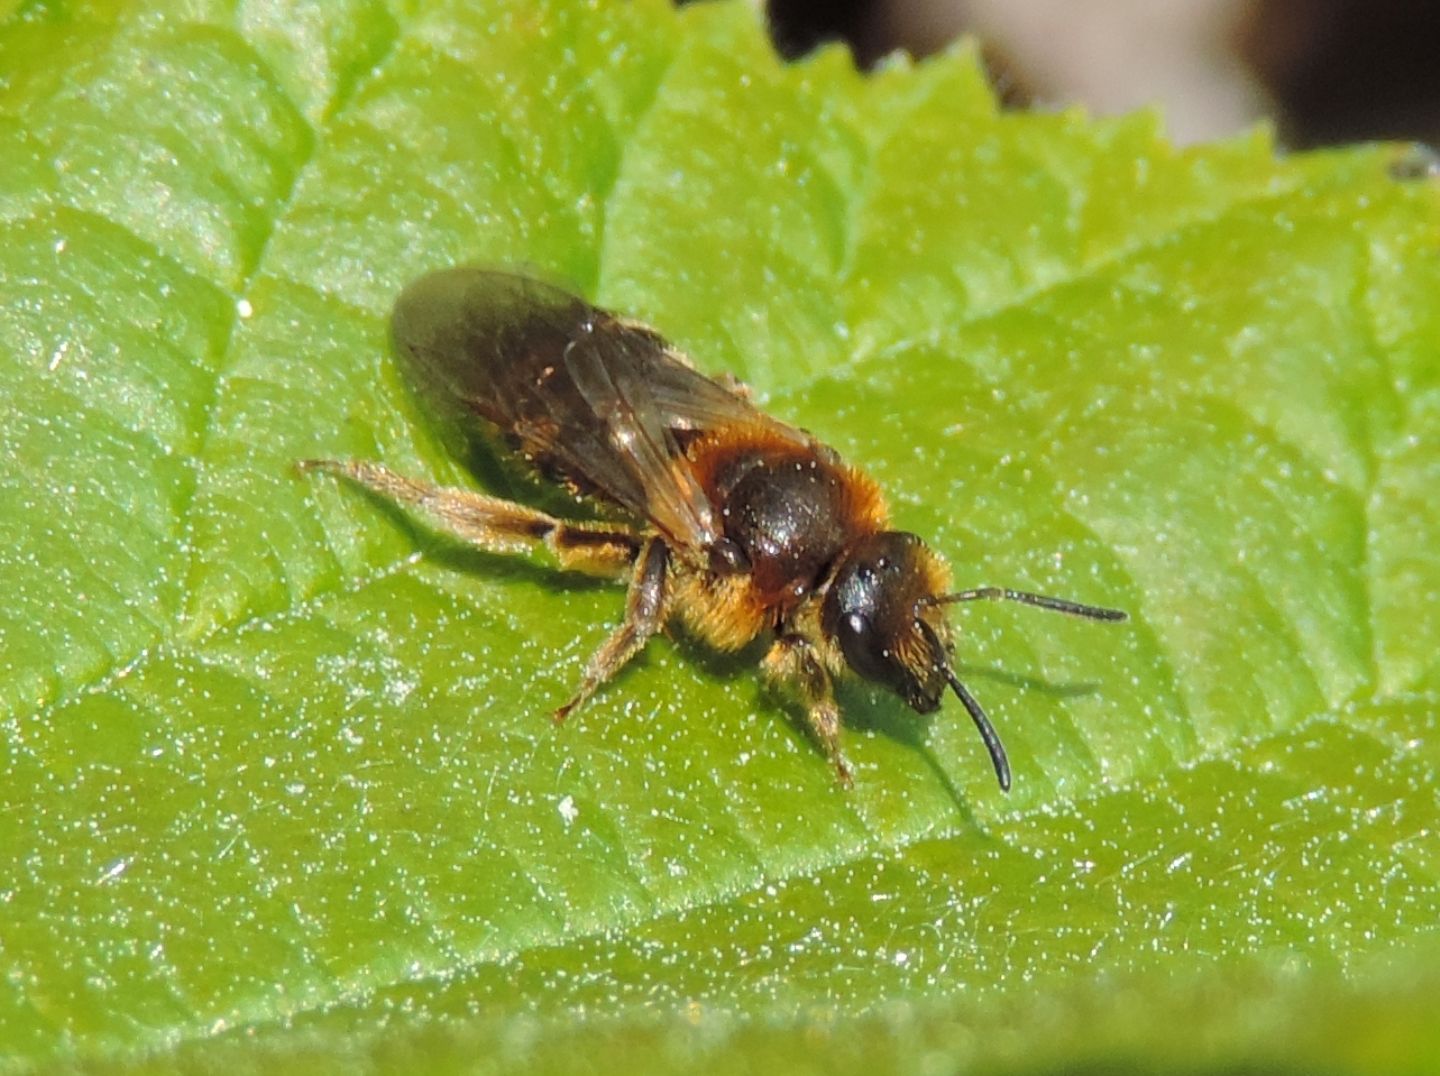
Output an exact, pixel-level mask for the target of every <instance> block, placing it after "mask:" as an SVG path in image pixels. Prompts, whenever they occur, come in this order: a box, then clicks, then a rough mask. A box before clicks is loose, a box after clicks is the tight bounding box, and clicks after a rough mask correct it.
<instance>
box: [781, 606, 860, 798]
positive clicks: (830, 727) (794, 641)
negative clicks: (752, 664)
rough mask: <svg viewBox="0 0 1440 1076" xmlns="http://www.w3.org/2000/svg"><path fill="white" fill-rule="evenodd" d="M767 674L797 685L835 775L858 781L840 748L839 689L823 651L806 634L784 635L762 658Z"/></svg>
mask: <svg viewBox="0 0 1440 1076" xmlns="http://www.w3.org/2000/svg"><path fill="white" fill-rule="evenodd" d="M761 668H762V669H763V670H764V672H765V675H766V677H767V678H768V679H769V680H770V681H771V682H772V683H775V684H788V685H793V686H794V687H795V688H796V689H797V690H798V692H799V694H800V701H801V703H802V704H803V705H804V707H805V723H806V725H808V726H809V728H810V733H811V735H813V736H814V737H815V739H816V740H818V741H819V742H820V746H821V747H822V748H824V749H825V755H826V757H827V758H829V759H830V763H831V765H833V766H834V767H835V776H836V778H838V779H839V781H840V783H841V784H842V785H844V786H845V787H846V788H849V787H851V786H852V785H854V783H855V775H854V771H852V770H851V768H850V763H849V762H848V761H847V760H846V758H845V753H844V752H843V751H842V750H841V749H840V707H839V705H838V704H837V703H836V702H835V689H834V687H833V686H832V684H831V683H830V674H829V673H828V672H826V671H825V666H824V665H823V664H821V662H820V658H819V655H817V654H816V653H815V647H814V646H812V645H811V644H810V642H809V640H807V639H806V638H805V637H804V636H801V635H789V634H785V635H781V636H780V637H779V638H777V639H776V640H775V642H774V644H773V645H772V646H771V647H770V649H769V651H768V652H767V653H766V654H765V657H764V659H763V660H762V661H761Z"/></svg>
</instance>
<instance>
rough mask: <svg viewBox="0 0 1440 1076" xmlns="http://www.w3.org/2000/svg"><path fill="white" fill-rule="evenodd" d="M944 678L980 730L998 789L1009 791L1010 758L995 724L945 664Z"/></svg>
mask: <svg viewBox="0 0 1440 1076" xmlns="http://www.w3.org/2000/svg"><path fill="white" fill-rule="evenodd" d="M944 671H945V679H946V680H949V681H950V686H951V687H952V688H954V689H955V694H956V695H957V696H959V698H960V701H961V702H962V703H964V704H965V709H966V710H967V711H968V712H969V714H970V720H971V721H973V722H975V727H976V728H977V729H979V730H980V738H981V739H982V740H984V741H985V749H986V750H987V751H989V752H990V761H991V762H993V763H994V764H995V777H996V778H997V779H998V780H999V782H1000V791H1001V792H1009V791H1010V760H1009V759H1008V758H1006V757H1005V745H1004V744H1003V743H1001V742H1000V734H999V733H998V732H996V731H995V726H994V725H992V724H990V719H989V718H988V717H986V716H985V711H984V710H982V709H981V708H980V703H979V702H977V701H976V699H975V696H974V695H972V694H970V692H969V690H968V689H967V688H966V687H965V685H964V684H962V683H961V682H960V678H959V677H958V676H956V675H955V673H954V671H953V670H952V669H951V668H950V667H949V666H948V665H947V666H945V667H944Z"/></svg>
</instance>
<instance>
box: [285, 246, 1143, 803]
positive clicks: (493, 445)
mask: <svg viewBox="0 0 1440 1076" xmlns="http://www.w3.org/2000/svg"><path fill="white" fill-rule="evenodd" d="M391 330H392V336H393V343H394V347H395V351H396V353H397V355H398V356H399V358H400V359H401V361H402V362H403V364H404V366H405V367H406V368H407V372H408V374H409V375H410V377H409V380H410V382H411V384H412V386H413V388H414V389H415V390H416V392H417V394H418V396H419V397H420V400H421V402H422V404H424V405H425V406H426V407H427V409H428V411H429V412H430V413H431V415H432V416H433V417H434V418H435V419H436V420H437V421H438V422H439V425H440V429H441V430H442V431H443V432H444V433H445V435H446V436H447V437H448V438H449V444H450V446H451V447H452V448H453V449H454V450H455V451H456V452H457V453H459V454H460V458H462V459H473V458H474V457H473V455H471V453H473V451H474V450H476V449H479V450H480V451H482V452H485V453H494V452H496V451H497V450H499V451H500V453H501V456H500V458H506V454H507V453H508V458H509V459H511V460H517V461H523V464H524V465H527V469H528V470H530V471H531V472H532V473H538V476H539V477H541V478H543V479H545V480H549V481H551V482H558V483H560V484H562V485H563V486H564V487H565V488H566V489H567V490H568V491H569V492H570V493H571V494H573V495H574V496H575V497H577V498H581V499H585V500H588V502H589V503H590V504H591V505H592V506H594V507H595V508H597V509H599V514H600V515H601V516H602V518H601V519H599V520H573V519H564V518H560V517H558V516H556V515H551V514H549V513H546V512H543V511H540V510H538V509H536V508H533V507H529V506H527V505H524V504H520V503H516V502H514V501H509V500H502V499H499V498H496V497H491V496H486V495H483V494H480V493H475V492H472V491H470V490H466V489H453V488H444V487H439V486H435V485H432V484H430V483H427V482H421V481H417V480H415V479H412V478H407V477H405V476H403V475H400V474H397V473H395V472H394V471H392V470H390V469H389V468H387V467H384V466H382V465H380V464H378V463H371V462H365V461H358V460H355V461H338V460H305V461H302V463H301V465H300V466H301V467H302V468H303V469H305V470H309V471H319V472H324V473H327V474H331V475H335V476H338V477H342V478H344V479H348V480H349V481H351V482H354V483H358V484H359V485H360V486H362V487H364V488H365V489H367V490H369V491H371V492H372V493H374V494H377V495H379V496H381V497H383V498H388V499H390V500H393V501H395V502H398V503H399V504H400V505H402V506H405V507H406V508H409V509H413V510H418V511H420V512H422V513H424V514H425V515H427V516H428V517H430V519H431V520H432V521H433V522H434V523H435V524H437V525H438V526H439V527H440V528H441V529H442V530H443V531H444V532H446V533H448V534H450V535H452V536H454V537H455V538H457V539H459V540H461V541H463V542H467V543H470V544H472V545H475V546H478V547H479V548H481V549H484V550H488V551H491V552H496V553H513V552H521V551H524V550H526V549H528V548H530V547H534V546H545V547H547V548H548V550H549V552H550V553H551V554H553V556H554V558H555V560H556V561H557V562H558V563H559V566H560V567H561V568H563V569H576V570H580V571H583V572H588V573H592V574H597V575H602V576H607V577H611V578H620V579H628V584H629V590H628V593H627V596H626V601H625V617H624V620H623V621H622V622H621V624H620V625H619V626H618V627H617V628H615V629H614V631H613V632H612V634H610V636H609V637H608V638H607V639H606V640H605V642H604V643H603V644H602V645H601V646H600V648H599V649H598V650H596V651H595V653H594V655H593V656H592V657H591V658H590V660H589V663H588V664H587V665H586V667H585V670H584V673H583V674H582V676H581V677H580V683H579V686H578V687H577V688H576V690H575V692H574V694H573V695H572V696H571V697H570V699H569V701H568V702H566V703H565V704H564V705H563V706H561V707H560V708H559V709H558V710H556V711H555V712H554V717H555V720H556V721H557V722H560V721H563V720H565V718H566V717H567V716H568V715H569V714H571V713H572V712H573V711H574V710H575V708H576V707H578V706H580V705H581V704H582V703H584V702H585V700H587V699H588V698H590V696H591V695H592V694H593V693H594V692H595V691H596V690H597V689H598V688H600V686H601V685H602V684H604V683H605V682H606V681H608V680H610V679H611V678H612V677H613V676H615V674H616V673H618V672H619V671H620V670H621V669H622V668H623V667H624V666H625V664H626V663H627V662H628V661H630V659H631V658H633V657H634V656H635V655H636V654H637V653H639V652H640V650H641V649H642V648H643V647H644V646H645V644H646V642H647V640H649V639H650V637H651V636H652V635H654V634H655V633H656V632H658V631H660V630H661V629H662V628H665V627H667V626H668V625H670V624H671V623H672V622H678V623H679V624H680V625H682V626H683V627H684V628H686V629H688V630H689V632H690V633H691V634H692V635H693V636H695V637H698V639H700V640H702V641H703V642H705V643H707V644H709V645H710V646H713V647H715V648H717V649H719V650H722V651H735V650H739V649H741V648H743V647H745V646H746V645H747V644H749V643H750V642H751V641H752V640H755V639H756V638H759V637H762V636H763V637H765V638H767V639H768V640H769V648H768V651H767V652H766V654H765V656H764V658H763V660H762V668H763V671H764V674H765V676H766V677H767V678H768V679H769V680H770V681H772V682H773V683H776V684H778V685H788V686H789V687H790V688H792V689H793V691H794V692H795V693H796V694H798V696H799V702H800V703H801V708H802V710H803V713H804V717H805V722H806V725H807V726H808V728H809V730H810V732H811V733H812V734H813V736H814V738H815V740H816V741H817V742H818V743H819V745H820V746H821V747H822V748H823V749H824V751H825V753H826V755H827V756H828V758H829V761H830V763H831V765H833V767H834V770H835V774H836V776H837V777H838V779H839V780H840V782H841V783H842V784H844V785H846V786H848V785H850V784H851V783H852V781H853V778H852V770H851V767H850V764H849V762H848V761H847V760H846V758H845V754H844V752H843V750H842V745H841V732H840V729H841V715H840V709H839V706H838V705H837V703H836V700H835V693H834V687H833V681H834V678H835V677H837V676H839V675H842V674H843V673H845V672H846V670H849V671H850V672H851V673H854V674H857V675H858V676H859V677H861V678H862V679H864V680H868V681H870V682H872V683H876V684H881V685H883V686H884V687H886V688H889V689H890V690H892V691H893V692H895V693H896V694H897V695H899V696H900V698H901V699H903V700H904V701H905V703H906V704H908V705H909V706H910V707H911V708H912V709H914V710H915V711H916V712H917V713H921V714H928V713H932V712H934V711H935V710H937V709H938V708H939V706H940V702H941V698H942V696H943V693H944V692H945V690H946V689H947V688H949V689H950V690H951V691H953V692H954V693H955V695H956V697H958V698H959V700H960V702H961V704H962V705H963V706H964V707H965V710H966V712H967V713H969V715H970V718H971V720H973V721H974V723H975V726H976V728H977V729H978V730H979V732H980V736H981V738H982V739H983V740H984V742H985V747H986V748H987V750H988V751H989V753H990V759H991V761H992V762H993V764H994V767H995V774H996V776H997V778H998V779H999V782H1000V787H1001V788H1002V789H1006V790H1008V789H1009V787H1010V764H1009V762H1008V760H1007V758H1006V755H1005V748H1004V746H1003V745H1002V744H1001V742H1000V737H999V735H998V734H997V733H996V731H995V728H994V726H993V725H992V724H991V723H990V720H989V718H988V717H986V715H985V711H984V710H983V709H981V707H980V704H979V703H978V702H977V701H976V700H975V697H974V696H973V695H971V693H970V692H969V690H968V689H967V688H966V687H965V685H964V684H963V683H961V682H960V679H959V677H958V676H956V673H955V668H954V664H953V661H952V653H953V646H952V633H951V630H950V626H949V624H948V623H947V621H946V619H945V616H944V612H945V607H946V606H948V605H952V604H955V603H958V602H968V601H975V600H992V599H998V600H1004V601H1012V602H1022V603H1024V604H1026V605H1031V606H1036V607H1038V608H1041V609H1049V610H1054V611H1056V612H1060V613H1068V614H1070V615H1072V616H1078V617H1088V618H1090V619H1093V620H1109V621H1117V620H1124V619H1125V618H1126V614H1124V613H1123V612H1120V611H1118V610H1114V609H1103V608H1099V607H1097V606H1092V605H1082V604H1080V603H1078V602H1073V601H1067V600H1064V599H1061V598H1050V597H1045V596H1043V595H1039V594H1031V593H1028V592H1025V591H1019V590H1011V589H1009V588H1004V587H991V586H984V587H976V588H973V589H969V590H960V591H951V590H950V589H949V587H950V583H949V571H948V569H947V567H946V565H945V563H944V562H943V561H942V560H941V558H940V557H939V556H938V555H936V553H935V552H934V551H932V550H931V549H930V548H928V547H927V546H926V544H925V543H924V542H923V541H922V540H921V539H920V538H919V537H918V536H916V535H914V534H910V533H908V532H906V531H899V530H894V529H892V528H891V526H890V522H889V515H888V512H887V510H886V507H885V500H884V498H883V497H882V495H881V492H880V489H879V487H878V486H877V485H876V483H875V482H874V481H873V480H872V479H871V478H869V477H868V476H867V475H865V474H864V473H863V472H861V471H860V470H857V469H856V468H854V467H851V466H849V465H848V464H846V463H845V462H844V461H843V460H842V459H841V458H840V456H839V454H838V453H837V452H836V451H835V450H834V449H832V448H830V447H829V446H827V445H825V444H822V443H821V442H820V441H818V440H816V439H815V438H814V437H813V436H811V435H810V434H809V433H808V432H807V431H805V430H803V429H799V428H797V427H794V426H790V425H787V424H786V423H784V422H781V421H779V420H778V419H775V418H773V417H771V416H770V415H768V414H765V413H764V412H763V411H761V410H760V409H759V408H757V407H755V406H754V405H753V404H752V403H751V401H750V399H749V393H748V391H747V390H746V389H745V388H744V387H743V386H742V385H740V384H739V383H738V382H735V381H733V380H730V379H719V380H716V379H712V378H709V377H706V376H705V375H704V374H701V373H699V372H697V371H696V370H695V368H694V367H693V366H692V365H691V363H690V361H689V359H688V358H687V357H686V356H684V355H683V354H681V353H680V352H679V351H677V350H676V349H675V348H674V347H672V346H671V345H670V344H668V343H667V342H666V341H665V340H664V339H663V338H662V337H661V336H660V334H659V333H657V332H656V331H655V330H653V329H651V328H648V327H647V326H645V325H642V324H639V323H637V322H635V321H631V320H628V319H626V318H623V317H620V316H617V315H615V314H613V313H610V312H608V311H605V310H602V309H599V308H597V307H595V306H592V305H590V304H589V303H588V302H586V301H585V300H583V299H581V298H579V297H578V296H576V295H574V294H572V293H570V292H569V291H566V290H564V289H563V288H559V287H556V286H554V285H552V284H550V283H547V282H544V281H541V280H539V279H535V278H534V277H531V276H528V275H523V274H519V273H512V272H504V271H498V270H488V269H480V268H454V269H446V270H441V271H439V272H435V273H431V274H430V275H428V276H425V277H422V278H421V279H419V280H418V281H416V282H415V283H413V284H411V285H410V286H409V287H408V288H406V289H405V290H404V291H403V293H402V294H401V295H400V298H399V299H398V300H397V302H396V305H395V310H394V313H393V316H392V319H391Z"/></svg>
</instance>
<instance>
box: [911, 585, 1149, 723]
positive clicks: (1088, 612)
mask: <svg viewBox="0 0 1440 1076" xmlns="http://www.w3.org/2000/svg"><path fill="white" fill-rule="evenodd" d="M920 600H921V602H922V603H924V604H925V605H954V604H956V603H957V602H973V601H979V600H985V601H1007V602H1019V603H1020V604H1021V605H1033V606H1035V607H1036V608H1038V609H1049V610H1050V611H1051V612H1054V613H1065V614H1067V615H1068V616H1083V617H1086V618H1087V619H1089V620H1129V619H1130V615H1129V614H1128V613H1125V612H1122V611H1121V610H1119V609H1105V608H1102V607H1101V606H1098V605H1082V604H1081V603H1080V602H1072V601H1069V600H1068V599H1066V598H1049V597H1046V596H1045V595H1044V594H1031V593H1030V592H1029V591H1028V590H1011V589H1010V588H1009V587H976V588H975V589H974V590H960V591H956V592H955V593H954V594H936V595H932V596H930V597H926V598H921V599H920ZM960 697H961V698H962V699H963V698H964V697H965V696H963V695H962V696H960Z"/></svg>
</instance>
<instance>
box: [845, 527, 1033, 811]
mask: <svg viewBox="0 0 1440 1076" xmlns="http://www.w3.org/2000/svg"><path fill="white" fill-rule="evenodd" d="M946 582H947V579H946V571H945V568H944V566H943V565H942V564H941V562H940V560H939V558H938V557H936V556H935V554H934V553H932V552H931V551H930V550H929V549H928V548H927V547H926V545H925V543H924V542H922V541H921V540H920V538H919V537H917V536H916V535H914V534H908V533H906V532H904V531H882V532H880V533H878V534H872V535H868V536H867V537H865V538H863V539H861V540H860V541H859V542H857V543H855V545H854V546H853V547H852V548H851V549H850V551H849V553H848V555H847V556H846V557H845V559H844V561H843V562H842V563H841V565H840V567H839V568H838V569H837V571H836V572H835V576H834V578H833V579H832V581H831V583H830V587H829V589H828V591H827V592H826V595H825V601H824V605H823V607H822V612H821V626H822V628H823V629H824V631H825V633H826V634H827V635H828V636H829V637H830V638H832V639H834V640H835V641H836V642H837V643H838V644H839V646H840V651H841V653H842V654H844V655H845V661H846V663H847V664H848V665H849V666H850V668H851V669H853V670H854V671H855V672H856V673H857V674H858V675H859V676H861V677H863V678H864V679H866V680H869V681H871V682H873V683H877V684H883V685H885V686H886V687H888V688H890V689H891V690H892V691H894V692H895V693H896V694H897V695H899V696H900V697H901V698H902V699H904V700H905V702H906V703H907V704H908V705H909V706H910V707H911V708H912V709H914V710H915V711H916V712H917V713H922V714H928V713H933V712H934V711H935V710H937V709H939V708H940V699H941V697H942V696H943V695H944V693H945V689H946V687H949V688H951V689H952V690H953V691H954V692H955V694H956V696H957V697H958V698H959V699H960V701H961V702H962V703H963V704H964V705H965V709H966V710H967V711H968V712H969V714H970V717H971V719H972V720H974V722H975V725H976V727H977V728H978V729H979V730H980V735H981V737H982V738H983V739H984V740H985V746H986V747H987V748H988V749H989V751H990V758H991V760H992V761H993V762H994V764H995V773H996V776H997V777H999V779H1000V787H1001V788H1007V789H1008V788H1009V787H1010V766H1009V763H1008V762H1007V761H1006V758H1005V749H1004V747H1003V746H1002V745H1001V743H1000V738H999V736H997V735H996V733H995V730H994V728H993V727H992V726H991V724H990V722H989V720H988V719H987V718H986V717H985V713H984V711H983V710H981V709H980V705H979V703H977V702H976V701H975V699H974V697H973V696H971V694H970V693H969V691H967V690H966V689H965V686H964V685H963V684H961V683H960V681H959V680H958V679H957V678H956V676H955V673H954V670H953V669H952V668H951V666H950V629H949V625H948V624H947V623H946V621H945V619H944V616H943V615H942V611H941V606H942V604H943V603H944V601H945V596H944V590H945V585H946Z"/></svg>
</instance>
